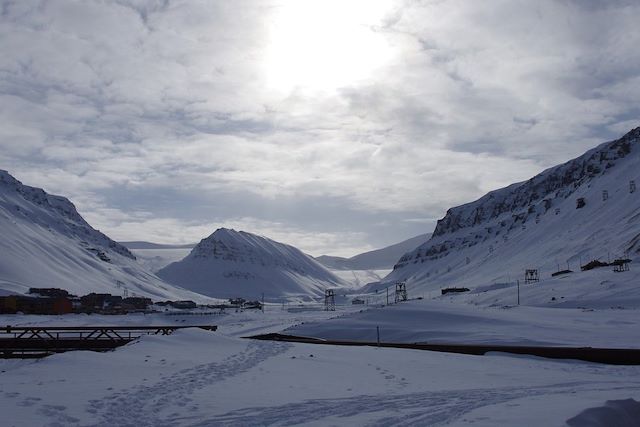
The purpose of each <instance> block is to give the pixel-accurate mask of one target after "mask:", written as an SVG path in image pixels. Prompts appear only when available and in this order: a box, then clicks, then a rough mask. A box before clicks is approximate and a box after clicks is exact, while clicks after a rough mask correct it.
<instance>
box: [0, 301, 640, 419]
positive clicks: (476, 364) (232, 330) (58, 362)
mask: <svg viewBox="0 0 640 427" xmlns="http://www.w3.org/2000/svg"><path fill="white" fill-rule="evenodd" d="M290 308H293V307H290ZM637 314H638V312H637V311H636V310H594V311H588V310H581V309H559V308H545V307H515V308H509V309H505V308H500V307H478V306H475V305H472V304H460V303H456V302H455V301H450V300H448V299H435V300H421V301H410V302H407V303H403V304H399V305H394V306H388V307H384V308H370V309H367V308H364V309H363V307H351V306H350V307H339V310H338V311H336V312H323V311H319V310H304V309H301V308H298V309H296V310H293V312H289V311H287V310H282V309H281V307H280V306H269V307H268V309H267V311H266V312H265V313H261V312H249V311H245V312H242V313H235V312H231V313H228V314H226V315H221V316H166V315H163V314H154V315H146V316H143V315H130V316H118V317H115V316H94V315H92V316H63V317H56V316H49V317H44V316H43V317H39V316H0V324H13V325H18V324H20V325H26V324H45V323H47V324H50V325H56V326H63V325H70V324H73V325H80V324H84V325H89V324H91V325H96V324H103V325H104V324H113V323H114V322H118V323H119V324H131V325H141V324H148V325H150V324H154V325H159V324H175V323H178V324H217V325H219V330H218V331H217V332H206V331H202V330H198V329H186V330H180V331H177V332H176V333H174V334H173V335H171V336H147V337H143V338H142V339H141V340H140V341H138V342H135V343H132V344H129V345H127V346H125V347H122V348H119V349H117V350H116V351H113V352H109V353H92V352H70V353H65V354H59V355H54V356H51V357H48V358H45V359H41V360H37V361H23V360H0V411H1V412H0V413H2V414H3V419H2V424H3V425H7V426H40V425H43V426H44V425H48V426H94V425H95V426H126V425H131V426H163V425H166V426H174V425H175V426H218V425H233V426H239V425H242V426H245V425H298V424H304V425H394V426H395V425H453V426H497V425H513V426H515V425H518V426H537V425H545V426H546V425H550V426H552V425H558V426H560V425H567V421H568V420H571V419H573V421H570V422H569V425H585V424H586V422H587V420H596V421H599V422H601V424H593V425H610V424H611V422H612V421H613V420H615V417H617V416H624V414H628V413H633V412H634V411H635V413H637V412H638V410H639V409H638V408H639V405H640V404H637V403H636V402H635V401H630V400H626V399H636V400H640V366H609V365H601V364H593V363H586V362H577V361H558V360H546V359H541V358H534V357H516V356H511V355H505V354H497V353H496V354H490V355H487V356H466V355H458V354H447V353H435V352H428V351H419V350H402V349H386V348H381V349H379V348H365V347H334V346H318V345H310V344H291V343H277V342H266V341H252V340H246V339H242V338H240V337H242V336H246V335H253V334H258V333H267V332H278V331H283V330H285V329H286V332H287V333H299V334H308V335H316V336H321V335H323V336H328V337H336V336H337V335H338V334H343V335H340V337H341V338H344V337H345V336H349V337H350V338H360V339H370V338H371V337H370V336H366V334H369V333H371V329H372V328H374V329H375V326H376V325H379V326H380V327H381V331H382V334H383V336H382V338H383V340H387V341H416V340H421V341H440V342H451V341H456V342H480V341H483V342H488V341H492V342H500V343H504V342H510V343H551V344H557V345H574V344H576V345H589V344H590V343H592V342H593V343H594V344H593V346H596V345H600V346H605V345H611V346H619V347H636V346H637V343H638V337H639V335H638V332H637V331H638V330H639V329H638V326H639V325H638V323H640V320H639V319H638V316H637ZM328 317H335V318H334V319H330V320H327V319H328ZM409 318H411V319H412V320H411V321H410V322H408V321H407V319H409ZM611 400H620V401H622V402H621V403H619V404H618V406H615V404H614V406H613V408H614V409H611V408H612V407H611V406H610V407H608V408H605V409H602V408H601V407H604V405H605V402H607V401H611ZM610 405H611V404H610ZM588 408H592V409H591V410H589V411H587V412H583V411H585V410H586V409H588ZM595 408H600V409H595ZM616 408H617V409H616ZM576 416H577V417H578V418H575V417H576ZM623 425H634V424H623Z"/></svg>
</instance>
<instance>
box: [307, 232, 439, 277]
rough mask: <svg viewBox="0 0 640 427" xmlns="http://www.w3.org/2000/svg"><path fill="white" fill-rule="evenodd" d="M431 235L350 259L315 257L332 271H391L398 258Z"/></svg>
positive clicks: (416, 237)
mask: <svg viewBox="0 0 640 427" xmlns="http://www.w3.org/2000/svg"><path fill="white" fill-rule="evenodd" d="M429 237H431V234H421V235H419V236H415V237H412V238H410V239H407V240H404V241H402V242H400V243H396V244H394V245H391V246H387V247H384V248H382V249H376V250H373V251H369V252H364V253H361V254H359V255H355V256H352V257H351V258H343V257H337V256H330V255H321V256H319V257H316V261H318V262H320V263H321V264H322V265H324V266H325V267H327V268H330V269H334V270H384V269H391V268H392V267H393V266H394V265H395V263H396V262H397V261H398V260H399V259H400V257H401V256H402V255H404V254H406V253H407V252H409V251H411V250H413V249H415V248H417V247H418V246H420V245H421V244H423V243H424V242H426V241H427V240H429Z"/></svg>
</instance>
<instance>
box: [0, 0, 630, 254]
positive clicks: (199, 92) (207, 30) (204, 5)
mask: <svg viewBox="0 0 640 427" xmlns="http://www.w3.org/2000/svg"><path fill="white" fill-rule="evenodd" d="M368 5H370V3H369V2H364V3H362V2H360V3H358V2H353V3H349V7H348V8H345V7H346V6H344V4H343V3H341V2H333V1H324V2H323V1H318V2H316V3H314V4H313V8H311V9H309V10H312V11H315V12H313V13H302V12H303V11H301V10H300V7H299V4H298V3H296V2H295V1H293V2H291V1H284V0H282V1H280V0H273V1H271V0H269V1H267V0H264V1H251V0H245V1H239V2H211V1H169V0H167V1H161V2H156V1H144V0H139V1H133V0H132V1H126V0H118V1H115V0H114V1H86V2H71V1H64V0H61V1H55V2H49V1H40V2H5V3H4V4H3V7H2V9H1V12H0V13H1V14H0V38H2V40H3V43H2V46H1V47H0V122H2V123H3V125H2V127H1V129H0V167H2V168H5V169H8V170H9V171H11V172H13V173H14V174H16V175H17V177H18V178H19V179H22V180H23V181H25V183H27V184H31V185H39V186H43V187H45V188H46V189H47V190H49V191H52V192H56V193H61V194H64V195H67V196H69V197H70V198H71V199H72V200H73V201H74V202H76V204H77V205H78V208H79V209H80V211H81V212H82V213H83V214H84V215H85V216H86V217H87V218H88V219H90V222H92V223H95V224H96V225H98V226H99V227H100V228H101V229H102V230H103V231H105V232H107V233H109V234H114V235H116V236H117V238H119V239H125V240H128V239H134V238H135V239H141V238H145V239H149V240H156V241H164V242H167V241H168V238H169V237H170V238H171V239H175V241H176V242H184V241H192V240H198V239H197V238H196V237H198V236H196V234H201V235H200V236H199V237H200V238H201V237H204V236H205V235H208V234H210V232H212V231H213V229H215V228H217V227H218V226H222V225H225V224H232V225H233V226H234V227H235V228H238V229H247V231H251V230H250V228H255V230H254V231H257V232H258V233H262V234H265V235H267V236H268V237H274V238H276V236H280V237H282V238H283V240H284V241H285V242H287V243H292V244H298V245H300V246H301V247H303V248H306V249H305V250H308V251H311V252H318V253H332V252H333V253H337V252H340V253H342V254H347V255H349V254H348V253H346V252H348V251H349V250H353V251H354V252H357V251H358V249H357V248H358V247H359V248H361V249H370V248H372V247H375V246H381V245H385V244H390V243H394V242H396V241H400V240H402V239H404V238H408V237H411V236H412V235H417V234H420V233H423V232H429V231H431V228H432V227H433V225H434V224H435V221H436V220H437V219H438V218H439V217H441V216H442V215H443V214H444V212H445V211H446V209H447V208H449V207H450V206H452V205H457V204H462V203H466V202H468V201H471V200H473V199H474V198H477V197H479V196H481V195H483V194H484V193H486V192H487V191H489V190H492V189H495V188H498V187H501V186H504V185H508V184H510V183H512V182H515V181H520V180H524V179H527V178H529V177H530V176H532V175H534V174H535V173H537V172H539V171H541V170H543V169H545V168H546V167H549V166H552V165H554V164H557V163H559V162H562V161H565V160H567V159H569V158H570V157H573V156H577V155H579V154H581V153H582V152H583V151H585V150H587V149H589V148H591V147H593V146H595V145H596V144H597V143H599V142H602V141H604V140H609V139H613V138H615V137H617V136H619V135H621V134H622V133H624V132H625V131H626V130H628V129H629V128H632V127H635V126H637V125H638V123H639V122H638V116H639V113H640V107H638V105H637V99H638V95H640V93H639V91H640V84H639V83H640V53H638V50H637V48H636V46H638V45H640V30H638V27H637V23H636V22H635V17H636V16H638V14H639V13H640V6H638V5H637V3H636V2H627V1H616V2H606V3H604V2H596V1H593V2H577V1H568V0H566V1H550V0H545V1H540V2H528V1H524V0H520V1H499V0H494V1H492V2H490V3H488V4H487V3H482V4H480V3H478V2H466V1H458V0H446V1H423V2H414V1H406V2H401V1H395V2H394V1H380V2H377V3H376V5H375V6H376V7H373V5H372V6H368ZM363 7H366V8H367V9H366V10H367V13H366V14H363V13H359V9H358V8H363ZM341 8H342V9H341ZM339 12H341V14H340V20H339V22H338V21H336V20H335V19H334V18H332V16H337V15H336V14H337V13H339ZM285 18H286V20H285V21H282V20H283V19H285ZM336 19H337V18H336ZM311 21H313V22H312V24H313V25H311V24H310V22H311ZM285 24H286V25H285ZM307 24H308V25H307ZM279 26H280V27H279ZM291 28H293V29H294V30H295V31H296V32H298V33H299V40H297V41H299V43H294V44H291V43H292V42H291V40H290V37H289V38H287V37H284V39H283V38H282V37H283V34H284V35H285V36H287V34H288V33H286V31H284V30H287V29H291ZM332 29H333V33H331V37H328V36H327V34H328V33H327V32H330V31H332ZM276 30H278V31H279V30H282V31H280V32H278V31H276ZM283 31H284V32H283ZM304 31H313V32H308V33H303V32H304ZM294 33H295V32H294ZM294 35H295V34H294ZM323 35H324V36H325V37H326V39H323ZM341 38H342V39H344V43H340V40H341ZM323 40H324V41H323ZM285 42H286V43H285ZM305 43H306V44H305ZM368 43H370V44H368ZM290 45H291V46H293V48H295V49H293V48H291V49H293V50H291V51H287V49H288V48H287V46H290ZM305 46H306V49H307V50H304V49H305ZM354 46H356V47H357V46H361V47H362V49H360V50H359V51H358V52H357V53H358V55H356V56H353V58H358V61H360V62H361V63H365V61H371V62H366V63H367V64H370V65H369V66H367V67H360V66H357V65H358V64H357V63H358V61H353V60H351V59H352V58H351V57H350V56H349V52H350V50H352V51H354V49H356V48H355V47H354ZM329 47H331V49H329ZM369 48H370V49H369ZM356 50H357V49H356ZM274 52H276V53H277V55H275V54H274ZM296 52H297V53H296ZM314 52H315V53H316V54H315V56H314ZM354 52H355V51H354ZM371 52H373V53H376V52H379V53H380V55H379V58H377V59H376V57H375V56H374V57H373V58H374V59H376V60H375V61H373V60H372V59H371V58H372V57H371V56H367V55H369V53H371ZM302 53H304V55H303V54H302ZM354 55H355V54H354ZM274 58H275V59H274ZM305 58H306V59H305ZM340 58H342V59H340ZM302 59H305V60H306V61H308V62H309V61H310V62H309V63H311V64H320V65H321V67H320V66H319V67H320V68H319V69H320V70H326V71H325V72H323V73H311V72H309V71H308V67H307V66H306V65H304V64H302V65H301V64H297V65H296V62H295V61H296V60H302ZM338 59H340V60H339V61H338ZM274 61H275V62H274ZM318 61H319V62H318ZM332 61H333V62H332ZM303 65H304V66H303ZM305 67H306V68H305ZM340 67H343V68H345V69H344V72H340ZM346 67H350V68H349V69H346ZM305 70H307V71H305ZM274 72H275V73H278V72H280V73H281V75H280V77H282V79H280V80H278V81H280V83H282V82H283V79H284V77H286V79H285V80H286V81H285V82H284V83H286V84H279V85H277V87H274V85H273V79H274V75H273V73H274ZM301 72H304V73H305V75H296V73H301ZM311 77H313V78H311ZM276 80H277V79H276ZM416 219H419V221H417V220H416ZM423 219H424V221H423ZM269 233H272V234H273V236H270V235H269ZM128 235H130V237H127V236H128ZM341 235H342V236H343V238H342V239H339V238H338V236H341ZM314 236H315V237H314ZM276 240H277V239H276ZM323 245H324V246H323ZM336 251H337V252H336Z"/></svg>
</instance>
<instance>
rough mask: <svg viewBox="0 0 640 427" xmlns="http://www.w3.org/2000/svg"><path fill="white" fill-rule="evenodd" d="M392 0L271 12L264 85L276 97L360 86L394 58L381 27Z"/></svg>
mask: <svg viewBox="0 0 640 427" xmlns="http://www.w3.org/2000/svg"><path fill="white" fill-rule="evenodd" d="M392 6H393V2H391V1H384V0H383V1H359V0H356V1H348V2H347V1H339V0H327V1H322V2H307V1H295V0H290V1H285V2H282V3H280V4H278V6H276V7H275V9H274V12H273V17H272V20H271V23H270V25H269V33H268V40H269V42H268V48H267V50H266V52H265V70H266V81H267V85H268V87H269V88H270V89H273V90H276V91H279V92H284V93H287V92H290V91H292V90H302V91H305V92H331V91H334V90H335V89H338V88H340V87H342V86H345V85H349V84H355V83H358V82H360V81H365V80H366V79H367V78H369V77H371V76H372V74H373V73H374V72H375V70H376V69H377V68H379V67H381V66H383V65H384V64H385V63H386V62H387V61H389V60H390V58H391V57H392V56H393V49H392V48H391V46H390V45H389V44H388V41H387V40H386V39H385V37H384V35H383V34H382V33H381V30H380V26H381V24H382V23H383V20H384V18H385V16H386V14H388V13H389V12H390V11H391V9H392Z"/></svg>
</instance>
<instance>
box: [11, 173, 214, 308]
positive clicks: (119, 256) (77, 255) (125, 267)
mask: <svg viewBox="0 0 640 427" xmlns="http://www.w3.org/2000/svg"><path fill="white" fill-rule="evenodd" d="M0 235H2V239H0V254H1V255H2V256H0V288H1V289H3V290H4V291H6V292H10V293H26V292H27V291H28V290H29V288H30V287H59V288H62V289H66V290H68V291H69V292H71V293H74V294H79V295H83V294H87V293H90V292H99V293H112V294H116V295H118V294H121V293H123V292H124V290H125V289H126V290H127V291H128V292H129V294H130V295H133V294H135V295H140V296H148V297H150V298H153V299H197V300H209V299H208V298H206V297H202V296H200V295H196V294H194V293H192V292H189V291H186V290H184V289H180V288H176V287H173V286H170V285H168V284H167V283H165V282H163V281H162V280H160V279H159V278H158V277H156V276H154V275H153V274H151V273H150V272H148V271H146V270H145V269H144V268H142V267H141V266H140V265H139V264H138V263H137V261H136V257H135V256H134V255H133V254H132V253H131V252H130V251H129V250H128V249H127V248H126V247H125V246H123V245H121V244H120V243H117V242H116V241H114V240H112V239H111V238H109V237H108V236H107V235H106V234H104V233H102V232H100V231H98V230H96V229H94V228H93V227H91V225H89V223H87V222H86V221H85V220H84V218H82V216H81V215H80V214H79V213H78V211H77V209H76V207H75V205H74V204H73V203H72V202H71V201H70V200H69V199H67V198H65V197H62V196H56V195H52V194H49V193H47V192H45V191H44V190H43V189H41V188H37V187H31V186H28V185H24V184H22V183H21V182H20V181H18V180H17V179H16V178H14V177H13V176H12V175H10V174H9V172H7V171H5V170H0Z"/></svg>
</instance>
